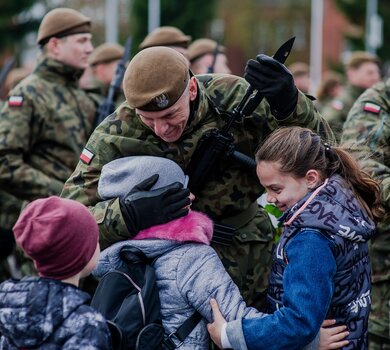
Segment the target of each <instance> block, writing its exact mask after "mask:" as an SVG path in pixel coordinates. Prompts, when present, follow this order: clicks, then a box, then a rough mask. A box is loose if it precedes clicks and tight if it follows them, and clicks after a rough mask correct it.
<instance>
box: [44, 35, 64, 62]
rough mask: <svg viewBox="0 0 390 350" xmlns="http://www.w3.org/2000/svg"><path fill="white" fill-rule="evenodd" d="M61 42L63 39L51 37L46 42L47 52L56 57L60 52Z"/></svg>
mask: <svg viewBox="0 0 390 350" xmlns="http://www.w3.org/2000/svg"><path fill="white" fill-rule="evenodd" d="M60 43H61V39H58V38H55V37H52V38H50V39H49V41H48V42H47V44H46V48H47V53H48V54H49V55H50V56H51V57H53V58H56V57H57V56H58V55H59V54H60Z"/></svg>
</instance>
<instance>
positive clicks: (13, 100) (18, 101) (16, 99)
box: [8, 95, 23, 107]
mask: <svg viewBox="0 0 390 350" xmlns="http://www.w3.org/2000/svg"><path fill="white" fill-rule="evenodd" d="M22 105H23V96H21V95H12V96H9V97H8V106H10V107H20V106H22Z"/></svg>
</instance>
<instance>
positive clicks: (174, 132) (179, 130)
mask: <svg viewBox="0 0 390 350" xmlns="http://www.w3.org/2000/svg"><path fill="white" fill-rule="evenodd" d="M197 91H198V87H197V85H196V79H195V78H194V77H192V78H191V79H190V81H189V83H188V86H187V87H186V89H185V90H184V92H183V94H182V95H181V96H180V98H179V99H178V100H177V102H176V103H175V104H173V105H172V106H171V107H169V108H166V109H163V110H162V111H144V110H141V109H138V108H137V109H136V112H137V114H138V115H139V117H140V118H141V121H142V122H143V123H144V124H145V125H146V126H148V127H149V128H150V129H152V130H153V132H154V133H155V134H156V135H157V136H158V137H159V138H161V139H162V140H164V141H165V142H175V141H177V140H178V139H179V138H180V136H181V135H182V134H183V131H184V128H185V127H186V125H187V122H188V118H189V116H190V102H191V101H194V100H195V98H196V95H197Z"/></svg>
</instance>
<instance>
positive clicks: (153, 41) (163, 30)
mask: <svg viewBox="0 0 390 350" xmlns="http://www.w3.org/2000/svg"><path fill="white" fill-rule="evenodd" d="M190 42H191V37H190V36H188V35H185V34H184V33H183V32H182V31H181V30H180V29H179V28H176V27H170V26H164V27H158V28H156V29H154V30H153V31H151V32H150V33H149V34H148V35H147V36H146V37H145V39H144V40H143V41H142V43H141V44H140V45H139V49H140V50H143V49H146V48H148V47H154V46H166V47H170V48H172V49H174V50H176V51H178V52H180V53H182V54H183V55H184V57H186V58H188V45H189V43H190Z"/></svg>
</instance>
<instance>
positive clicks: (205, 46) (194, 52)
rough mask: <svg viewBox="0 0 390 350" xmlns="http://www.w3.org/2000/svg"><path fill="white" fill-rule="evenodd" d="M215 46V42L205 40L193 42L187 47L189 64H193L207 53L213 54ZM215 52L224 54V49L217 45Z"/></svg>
mask: <svg viewBox="0 0 390 350" xmlns="http://www.w3.org/2000/svg"><path fill="white" fill-rule="evenodd" d="M217 45H218V43H217V42H216V41H214V40H211V39H207V38H203V39H197V40H195V41H194V42H193V43H192V44H191V45H190V46H188V58H189V60H190V62H194V61H196V60H197V59H198V58H201V57H202V56H204V55H206V54H208V53H214V52H215V49H216V47H217ZM217 52H218V53H225V47H224V46H222V45H218V49H217Z"/></svg>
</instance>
